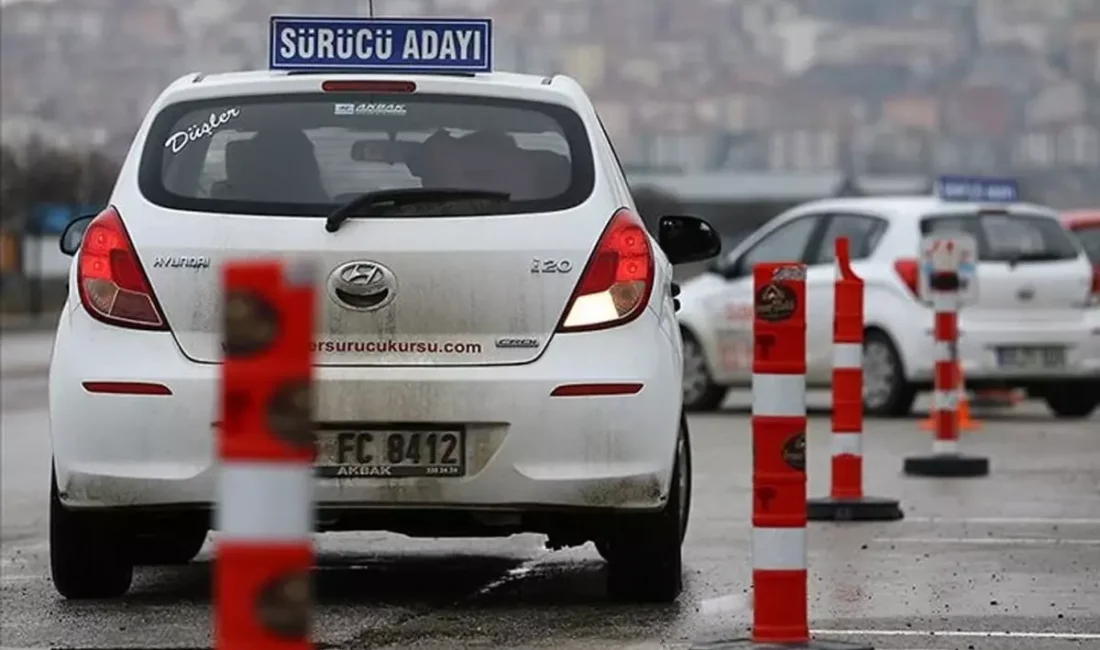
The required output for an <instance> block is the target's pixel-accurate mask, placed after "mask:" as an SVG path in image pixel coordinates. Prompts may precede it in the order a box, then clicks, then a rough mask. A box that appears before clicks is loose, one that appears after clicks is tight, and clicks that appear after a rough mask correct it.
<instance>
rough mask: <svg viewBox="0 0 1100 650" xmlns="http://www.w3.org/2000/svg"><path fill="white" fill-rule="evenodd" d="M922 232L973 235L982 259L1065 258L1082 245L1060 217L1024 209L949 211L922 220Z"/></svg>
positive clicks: (1075, 253) (1078, 251) (979, 258)
mask: <svg viewBox="0 0 1100 650" xmlns="http://www.w3.org/2000/svg"><path fill="white" fill-rule="evenodd" d="M920 228H921V234H922V235H929V234H931V233H934V232H944V231H956V232H959V231H961V232H965V233H968V234H970V235H972V236H973V237H974V238H975V240H976V241H977V243H978V261H980V262H1009V263H1013V262H1021V261H1023V262H1026V261H1064V260H1072V259H1076V258H1077V256H1078V255H1079V254H1080V249H1078V247H1077V245H1076V244H1075V243H1074V241H1073V239H1072V237H1071V236H1070V235H1069V233H1067V232H1066V230H1065V228H1064V227H1063V226H1062V224H1061V223H1059V222H1058V220H1057V219H1054V218H1052V217H1047V216H1043V215H1041V214H1023V213H1012V214H1008V213H982V214H977V213H966V214H960V213H948V214H938V215H929V216H927V217H924V219H922V220H921V224H920Z"/></svg>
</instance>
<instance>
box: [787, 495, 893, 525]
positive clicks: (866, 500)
mask: <svg viewBox="0 0 1100 650" xmlns="http://www.w3.org/2000/svg"><path fill="white" fill-rule="evenodd" d="M903 517H905V515H904V514H902V512H901V504H899V503H898V500H897V499H880V498H879V497H860V498H859V499H834V498H832V497H821V498H819V499H810V500H809V501H807V502H806V518H807V519H809V520H810V521H897V520H898V519H901V518H903Z"/></svg>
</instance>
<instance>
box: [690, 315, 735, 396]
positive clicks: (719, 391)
mask: <svg viewBox="0 0 1100 650" xmlns="http://www.w3.org/2000/svg"><path fill="white" fill-rule="evenodd" d="M682 331H683V340H684V379H683V392H684V396H683V401H684V409H686V410H688V411H713V410H715V409H717V408H718V407H719V406H721V405H722V402H723V401H725V399H726V393H727V392H728V389H727V388H726V387H725V386H719V385H718V384H716V383H714V379H712V378H711V375H710V367H709V366H707V357H706V353H705V352H704V351H703V346H702V345H700V344H699V342H698V341H697V340H695V336H694V335H692V334H691V332H688V331H687V330H682Z"/></svg>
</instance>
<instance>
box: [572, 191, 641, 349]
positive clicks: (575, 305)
mask: <svg viewBox="0 0 1100 650" xmlns="http://www.w3.org/2000/svg"><path fill="white" fill-rule="evenodd" d="M652 291H653V251H652V250H650V247H649V235H648V234H647V233H646V229H645V225H644V224H643V223H642V220H641V219H639V218H638V217H637V216H635V215H634V213H632V212H631V211H629V210H627V209H626V208H622V209H620V210H619V211H618V212H616V213H615V215H614V216H613V217H611V222H610V223H609V224H608V225H607V228H606V229H605V230H604V232H603V235H602V236H601V237H600V241H599V243H598V244H596V250H595V251H593V253H592V257H591V258H589V260H588V264H587V265H585V267H584V273H583V274H581V279H580V282H578V284H577V288H576V289H575V290H574V291H573V296H572V297H571V298H570V299H569V304H568V305H566V308H565V317H564V318H562V321H561V323H560V324H559V325H558V331H559V332H584V331H590V330H598V329H604V328H607V327H614V326H617V325H623V324H625V323H629V322H630V321H632V320H634V319H635V318H637V317H638V315H639V314H641V313H642V311H643V310H644V309H645V307H646V304H648V303H649V295H650V293H651V292H652Z"/></svg>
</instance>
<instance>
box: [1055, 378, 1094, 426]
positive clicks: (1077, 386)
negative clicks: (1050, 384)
mask: <svg viewBox="0 0 1100 650" xmlns="http://www.w3.org/2000/svg"><path fill="white" fill-rule="evenodd" d="M1044 399H1045V400H1046V403H1047V408H1049V409H1050V411H1051V412H1052V413H1054V416H1055V417H1057V418H1060V419H1066V420H1081V419H1084V418H1087V417H1088V416H1090V415H1092V412H1093V411H1095V410H1096V407H1097V406H1098V405H1100V384H1095V383H1089V382H1081V383H1072V384H1065V385H1062V386H1058V387H1057V388H1055V389H1054V390H1051V391H1048V392H1047V393H1046V394H1045V395H1044Z"/></svg>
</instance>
